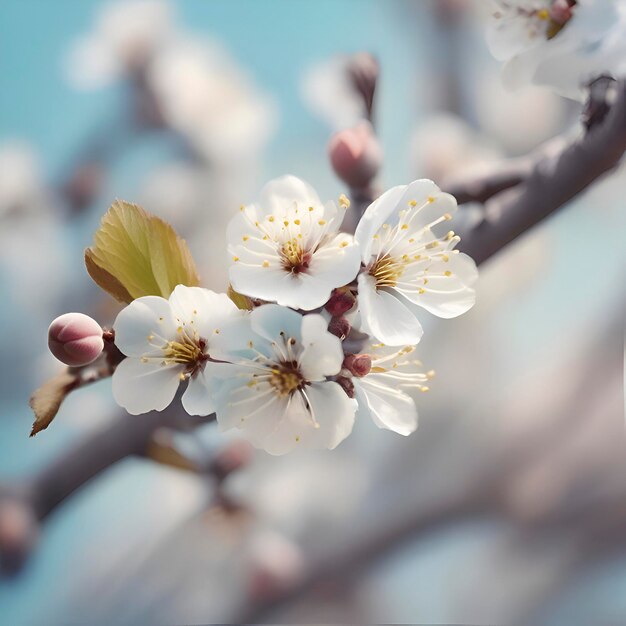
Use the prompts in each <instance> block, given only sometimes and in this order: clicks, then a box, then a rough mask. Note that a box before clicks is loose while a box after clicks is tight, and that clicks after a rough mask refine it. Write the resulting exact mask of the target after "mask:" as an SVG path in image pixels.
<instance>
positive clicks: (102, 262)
mask: <svg viewBox="0 0 626 626" xmlns="http://www.w3.org/2000/svg"><path fill="white" fill-rule="evenodd" d="M85 265H86V267H87V271H88V272H89V275H90V276H91V278H92V279H93V280H94V281H95V282H96V284H98V285H99V286H100V287H102V289H104V290H105V291H106V292H107V293H109V294H110V295H112V296H113V297H114V298H115V299H116V300H119V301H120V302H131V301H132V300H134V299H135V298H140V297H141V296H162V297H163V298H168V297H169V295H170V294H171V293H172V291H173V290H174V287H176V285H187V286H188V287H195V286H196V285H198V284H199V282H200V280H199V278H198V272H197V270H196V266H195V263H194V261H193V258H192V256H191V252H190V251H189V248H188V247H187V244H186V242H185V240H184V239H181V238H180V237H179V236H178V235H177V234H176V231H175V230H174V229H173V228H172V227H171V226H170V225H169V224H168V223H167V222H164V221H163V220H162V219H161V218H159V217H156V216H155V215H151V214H150V213H148V212H147V211H145V210H144V209H142V208H141V207H140V206H138V205H136V204H131V203H130V202H124V201H123V200H116V201H115V202H114V203H113V204H112V205H111V207H110V208H109V210H108V211H107V212H106V214H105V215H104V217H103V218H102V222H101V224H100V228H99V229H98V230H97V231H96V234H95V236H94V245H93V246H92V247H91V248H87V250H85Z"/></svg>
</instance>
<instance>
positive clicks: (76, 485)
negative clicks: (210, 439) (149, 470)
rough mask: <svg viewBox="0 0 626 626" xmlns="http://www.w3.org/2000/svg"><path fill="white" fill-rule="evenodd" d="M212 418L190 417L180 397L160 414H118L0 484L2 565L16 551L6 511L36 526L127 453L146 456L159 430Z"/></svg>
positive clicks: (16, 561) (12, 567) (12, 565)
mask: <svg viewBox="0 0 626 626" xmlns="http://www.w3.org/2000/svg"><path fill="white" fill-rule="evenodd" d="M214 419H215V415H209V416H206V417H198V416H190V415H187V414H186V413H184V412H183V411H181V410H180V408H179V406H178V399H177V400H175V402H174V403H173V404H172V405H170V407H168V408H167V409H165V410H164V411H162V412H156V411H153V412H150V413H146V414H144V415H132V416H131V415H127V414H126V413H124V414H120V415H119V417H117V418H116V419H115V420H114V421H113V423H111V424H108V425H107V426H106V427H105V428H103V429H101V430H98V431H97V432H94V433H92V434H90V435H88V436H87V437H85V438H84V439H82V440H80V441H78V442H77V443H76V444H75V445H74V446H73V447H72V448H70V449H69V450H68V451H67V452H65V453H64V454H63V455H62V456H60V457H59V458H58V459H56V460H55V461H53V462H52V463H51V464H50V465H48V466H46V467H44V468H43V469H42V470H40V471H39V472H38V473H37V474H36V475H35V476H33V477H32V478H30V479H27V480H26V481H23V482H22V483H20V484H16V485H0V565H2V566H3V567H5V566H6V563H5V558H4V557H5V556H6V553H9V554H11V553H12V552H15V550H12V549H11V546H7V545H4V544H5V542H4V541H3V538H4V537H3V534H2V532H1V531H2V528H1V526H2V519H3V513H4V512H5V511H11V510H12V509H14V508H15V507H16V506H17V507H19V508H20V509H21V510H23V511H24V514H25V515H26V516H28V517H29V518H32V520H33V524H34V525H36V523H37V521H39V522H41V521H42V520H44V519H45V518H46V517H47V516H48V515H49V514H50V513H52V511H54V510H55V509H56V507H57V506H59V505H60V504H61V503H63V502H64V501H65V500H66V499H67V498H68V497H70V496H71V495H72V494H73V493H74V492H75V491H77V490H79V489H80V488H82V487H83V486H84V485H86V484H88V483H89V481H90V480H91V479H92V478H94V477H96V476H97V475H98V474H100V472H102V471H104V470H106V469H107V468H108V467H111V466H112V465H114V464H115V463H117V462H118V461H120V460H121V459H123V458H126V457H128V456H146V455H148V453H149V450H150V444H151V441H152V438H153V436H154V433H155V432H156V431H157V430H158V429H160V428H170V429H172V430H177V431H189V430H193V429H195V428H197V427H198V426H201V425H203V424H206V423H208V422H211V421H213V420H214ZM206 467H207V468H208V470H207V471H209V470H212V469H213V466H212V465H211V464H210V463H207V465H206ZM29 550H30V546H28V547H25V548H24V549H23V550H18V551H17V553H18V554H19V557H15V556H13V558H12V559H11V560H10V562H9V568H8V569H9V571H10V572H14V571H17V570H18V569H19V567H20V566H21V565H22V563H23V561H24V559H25V558H26V557H27V556H28V552H29ZM0 569H1V568H0Z"/></svg>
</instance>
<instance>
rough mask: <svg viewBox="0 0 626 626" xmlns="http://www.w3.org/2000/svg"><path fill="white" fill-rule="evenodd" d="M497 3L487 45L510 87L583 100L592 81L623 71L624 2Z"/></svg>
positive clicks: (536, 0) (549, 0)
mask: <svg viewBox="0 0 626 626" xmlns="http://www.w3.org/2000/svg"><path fill="white" fill-rule="evenodd" d="M562 1H563V0H493V2H492V4H493V13H492V19H491V25H490V28H489V30H488V33H487V42H488V45H489V48H490V50H491V52H492V54H493V55H494V56H495V57H496V58H497V59H498V60H500V61H504V62H505V66H504V72H503V79H504V81H505V84H507V85H508V86H510V87H519V86H521V85H524V84H527V83H529V82H534V83H536V84H540V85H546V86H549V87H551V88H553V89H554V90H555V91H556V92H557V93H560V94H561V95H564V96H568V97H571V98H576V99H580V98H581V96H582V91H581V88H582V87H583V86H584V84H585V83H586V82H588V81H589V80H590V79H592V78H594V77H597V76H598V75H600V74H603V73H607V72H609V73H610V72H619V71H621V70H623V69H624V67H625V65H624V61H625V58H624V57H625V53H626V38H625V34H626V6H625V5H624V3H623V2H620V0H576V1H575V0H571V1H568V2H566V4H567V5H568V7H569V10H567V7H566V9H565V12H564V11H562V10H561V9H560V5H561V4H562Z"/></svg>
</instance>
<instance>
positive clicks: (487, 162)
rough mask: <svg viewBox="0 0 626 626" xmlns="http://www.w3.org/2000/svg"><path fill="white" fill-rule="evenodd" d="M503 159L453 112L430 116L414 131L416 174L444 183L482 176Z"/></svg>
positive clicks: (413, 160)
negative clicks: (452, 177)
mask: <svg viewBox="0 0 626 626" xmlns="http://www.w3.org/2000/svg"><path fill="white" fill-rule="evenodd" d="M500 157H501V154H500V152H499V151H498V150H497V148H496V147H495V146H494V145H492V142H490V141H489V139H488V138H487V137H486V136H485V135H484V134H481V133H479V132H478V131H476V130H475V129H474V128H472V127H471V126H470V125H469V124H468V123H467V122H466V121H465V120H463V119H462V118H460V117H458V116H456V115H452V114H451V113H436V114H433V115H430V116H428V117H426V118H425V119H424V120H423V121H422V122H421V123H420V124H419V126H417V127H416V128H415V130H414V131H413V135H412V137H411V161H412V163H413V171H416V172H421V173H422V174H423V175H424V176H426V177H427V178H430V179H432V180H434V181H435V182H437V183H441V182H442V181H443V180H445V179H446V178H447V177H450V176H458V175H466V174H467V175H469V174H473V173H479V172H481V171H484V170H485V169H487V168H489V167H491V166H492V165H493V164H494V163H496V162H497V161H498V159H499V158H500Z"/></svg>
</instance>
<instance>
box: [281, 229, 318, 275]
mask: <svg viewBox="0 0 626 626" xmlns="http://www.w3.org/2000/svg"><path fill="white" fill-rule="evenodd" d="M280 257H281V262H282V266H283V267H284V268H285V269H286V270H287V271H289V272H293V273H294V274H299V273H300V272H306V270H308V269H309V263H310V261H311V254H310V253H309V252H307V251H306V250H305V249H304V248H303V247H302V246H301V245H300V241H299V240H298V239H297V238H296V237H294V238H293V239H289V240H288V241H286V242H285V243H284V244H283V245H282V247H281V248H280Z"/></svg>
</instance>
